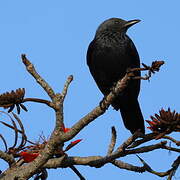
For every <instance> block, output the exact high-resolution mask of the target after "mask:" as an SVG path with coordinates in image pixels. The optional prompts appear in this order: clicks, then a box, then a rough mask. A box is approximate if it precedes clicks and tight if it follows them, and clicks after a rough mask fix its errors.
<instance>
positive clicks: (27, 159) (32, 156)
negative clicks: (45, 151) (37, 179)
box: [20, 151, 39, 163]
mask: <svg viewBox="0 0 180 180" xmlns="http://www.w3.org/2000/svg"><path fill="white" fill-rule="evenodd" d="M20 156H21V157H22V159H24V162H26V163H29V162H32V161H34V159H36V158H37V157H38V156H39V153H32V152H28V151H22V152H20Z"/></svg>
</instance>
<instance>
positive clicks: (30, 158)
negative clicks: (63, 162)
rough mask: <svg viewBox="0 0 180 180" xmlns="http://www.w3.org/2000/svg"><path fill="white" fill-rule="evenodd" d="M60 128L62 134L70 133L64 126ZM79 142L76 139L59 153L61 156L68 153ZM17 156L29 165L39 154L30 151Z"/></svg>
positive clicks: (79, 140)
mask: <svg viewBox="0 0 180 180" xmlns="http://www.w3.org/2000/svg"><path fill="white" fill-rule="evenodd" d="M62 128H63V132H64V133H67V132H68V131H70V128H65V127H64V126H63V127H62ZM81 141H82V139H77V140H75V141H72V142H71V143H70V144H69V145H68V146H67V147H66V148H65V150H63V151H62V152H61V153H62V154H63V153H64V152H66V151H68V150H69V149H71V148H72V147H74V146H75V145H76V144H78V143H79V142H81ZM39 147H41V146H39ZM44 147H45V146H44ZM40 149H41V150H42V148H38V150H40ZM36 150H37V149H36ZM58 154H59V151H58ZM19 155H20V157H21V158H22V159H24V162H25V163H29V162H32V161H33V160H34V159H36V158H37V157H38V156H39V153H38V152H32V151H22V152H20V153H19Z"/></svg>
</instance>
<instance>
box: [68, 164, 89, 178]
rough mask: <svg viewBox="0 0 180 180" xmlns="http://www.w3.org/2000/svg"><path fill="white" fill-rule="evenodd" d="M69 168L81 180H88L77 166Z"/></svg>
mask: <svg viewBox="0 0 180 180" xmlns="http://www.w3.org/2000/svg"><path fill="white" fill-rule="evenodd" d="M69 167H70V168H71V169H72V171H73V172H74V173H75V174H76V175H77V176H78V177H79V179H80V180H86V179H85V178H84V177H83V176H82V174H81V173H80V172H79V171H78V169H77V168H76V167H75V166H73V165H72V166H69Z"/></svg>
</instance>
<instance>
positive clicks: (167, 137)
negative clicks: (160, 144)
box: [163, 136, 180, 146]
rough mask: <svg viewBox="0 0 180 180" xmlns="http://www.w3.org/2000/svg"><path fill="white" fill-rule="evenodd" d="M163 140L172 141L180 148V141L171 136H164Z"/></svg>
mask: <svg viewBox="0 0 180 180" xmlns="http://www.w3.org/2000/svg"><path fill="white" fill-rule="evenodd" d="M163 139H169V140H170V141H172V142H173V143H175V144H176V145H177V146H180V141H178V140H176V139H174V138H172V137H170V136H163Z"/></svg>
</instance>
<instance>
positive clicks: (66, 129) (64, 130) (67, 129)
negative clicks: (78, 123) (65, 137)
mask: <svg viewBox="0 0 180 180" xmlns="http://www.w3.org/2000/svg"><path fill="white" fill-rule="evenodd" d="M62 129H63V132H64V133H67V132H68V131H69V130H70V128H65V126H64V124H63V126H62Z"/></svg>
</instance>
